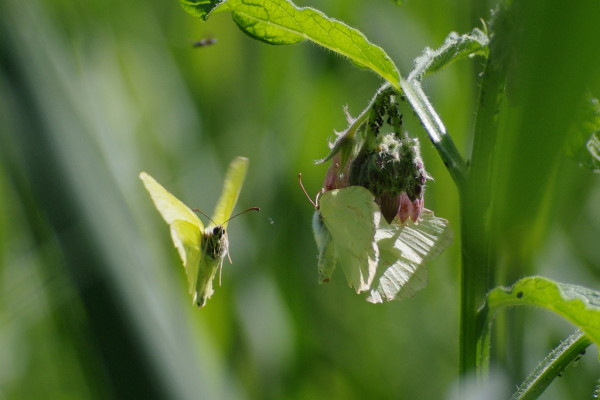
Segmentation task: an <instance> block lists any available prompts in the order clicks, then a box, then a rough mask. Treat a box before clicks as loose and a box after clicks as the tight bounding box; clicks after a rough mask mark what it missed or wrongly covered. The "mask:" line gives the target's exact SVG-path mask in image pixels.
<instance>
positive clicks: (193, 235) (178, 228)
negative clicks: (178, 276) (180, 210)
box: [171, 219, 202, 297]
mask: <svg viewBox="0 0 600 400" xmlns="http://www.w3.org/2000/svg"><path fill="white" fill-rule="evenodd" d="M171 238H172V239H173V243H174V244H175V247H176V248H177V251H178V252H179V256H180V257H181V261H183V266H184V268H185V272H186V274H187V279H188V290H189V292H190V294H191V295H192V297H196V296H197V295H198V293H197V292H196V287H197V282H198V268H199V265H200V261H201V259H202V248H201V246H202V233H200V231H199V230H198V228H197V227H196V226H195V225H193V224H190V223H189V222H187V221H183V220H181V219H176V220H175V221H173V223H172V224H171Z"/></svg>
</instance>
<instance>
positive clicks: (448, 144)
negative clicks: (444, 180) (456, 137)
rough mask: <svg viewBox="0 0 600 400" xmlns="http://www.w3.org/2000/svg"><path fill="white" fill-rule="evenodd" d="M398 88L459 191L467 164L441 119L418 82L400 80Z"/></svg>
mask: <svg viewBox="0 0 600 400" xmlns="http://www.w3.org/2000/svg"><path fill="white" fill-rule="evenodd" d="M400 87H401V88H402V92H403V94H404V95H405V96H406V100H408V102H409V103H410V106H411V107H412V109H413V111H414V112H415V113H416V114H417V117H418V118H419V120H420V121H421V124H422V125H423V128H425V131H426V132H427V134H428V135H429V139H431V143H433V146H434V147H435V149H436V150H437V151H438V153H439V155H440V157H441V158H442V161H443V162H444V165H445V166H446V168H448V171H449V172H450V176H452V179H453V180H454V183H456V186H458V188H459V191H460V190H461V188H463V187H464V186H465V183H466V179H467V164H466V163H465V161H464V159H463V158H462V156H461V155H460V153H459V152H458V149H457V148H456V146H455V145H454V142H453V141H452V138H451V137H450V135H448V132H447V131H446V127H445V126H444V123H443V122H442V119H441V118H440V116H439V115H438V114H437V112H436V111H435V109H434V108H433V106H432V105H431V103H430V102H429V99H428V98H427V96H426V95H425V93H423V89H422V88H421V83H420V82H419V81H417V80H406V79H403V78H401V79H400Z"/></svg>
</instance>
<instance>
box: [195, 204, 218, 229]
mask: <svg viewBox="0 0 600 400" xmlns="http://www.w3.org/2000/svg"><path fill="white" fill-rule="evenodd" d="M194 211H198V212H199V213H200V214H202V215H204V216H205V217H206V218H208V219H210V222H212V223H213V224H215V225H217V224H216V223H215V221H213V220H212V218H211V217H209V216H208V215H206V214H204V213H203V212H202V211H200V210H198V209H197V208H194Z"/></svg>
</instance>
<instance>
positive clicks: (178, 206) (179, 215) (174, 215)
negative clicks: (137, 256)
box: [140, 172, 204, 231]
mask: <svg viewBox="0 0 600 400" xmlns="http://www.w3.org/2000/svg"><path fill="white" fill-rule="evenodd" d="M140 179H141V180H142V182H144V186H145V187H146V190H148V193H150V197H152V201H153V202H154V205H155V206H156V209H157V210H158V211H159V212H160V215H162V217H163V219H164V220H165V221H166V222H167V224H169V225H171V224H172V223H173V221H175V220H177V219H180V220H183V221H187V222H189V223H191V224H193V225H196V226H198V228H199V229H200V230H201V231H203V230H204V225H203V224H202V221H200V218H198V216H197V215H196V214H195V213H194V212H193V211H192V210H191V209H190V208H189V207H188V206H186V205H185V204H183V202H182V201H181V200H179V199H178V198H177V197H175V196H173V195H172V194H171V193H169V192H168V191H167V190H166V189H165V188H164V187H162V186H161V185H160V183H158V182H156V180H155V179H154V178H153V177H151V176H150V175H148V174H147V173H145V172H142V173H140Z"/></svg>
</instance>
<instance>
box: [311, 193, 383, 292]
mask: <svg viewBox="0 0 600 400" xmlns="http://www.w3.org/2000/svg"><path fill="white" fill-rule="evenodd" d="M319 211H320V213H321V218H322V220H323V223H324V225H325V227H326V228H327V230H328V231H329V233H330V234H331V238H332V241H333V244H334V246H335V258H336V259H337V260H338V261H339V263H340V264H341V265H342V268H343V269H344V273H345V275H346V279H347V281H348V284H349V285H350V286H353V287H354V289H355V290H356V292H357V293H360V292H362V291H365V290H369V288H370V286H371V283H372V281H373V278H374V277H375V271H376V269H377V260H378V258H379V252H378V249H377V245H376V243H375V240H374V236H375V230H376V227H377V226H378V225H379V220H380V219H381V214H380V213H379V211H378V207H377V204H375V202H374V201H373V195H372V194H371V192H369V191H368V190H367V189H365V188H363V187H360V186H351V187H348V188H345V189H336V190H330V191H328V192H325V193H324V194H323V195H322V196H321V197H320V202H319Z"/></svg>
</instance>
